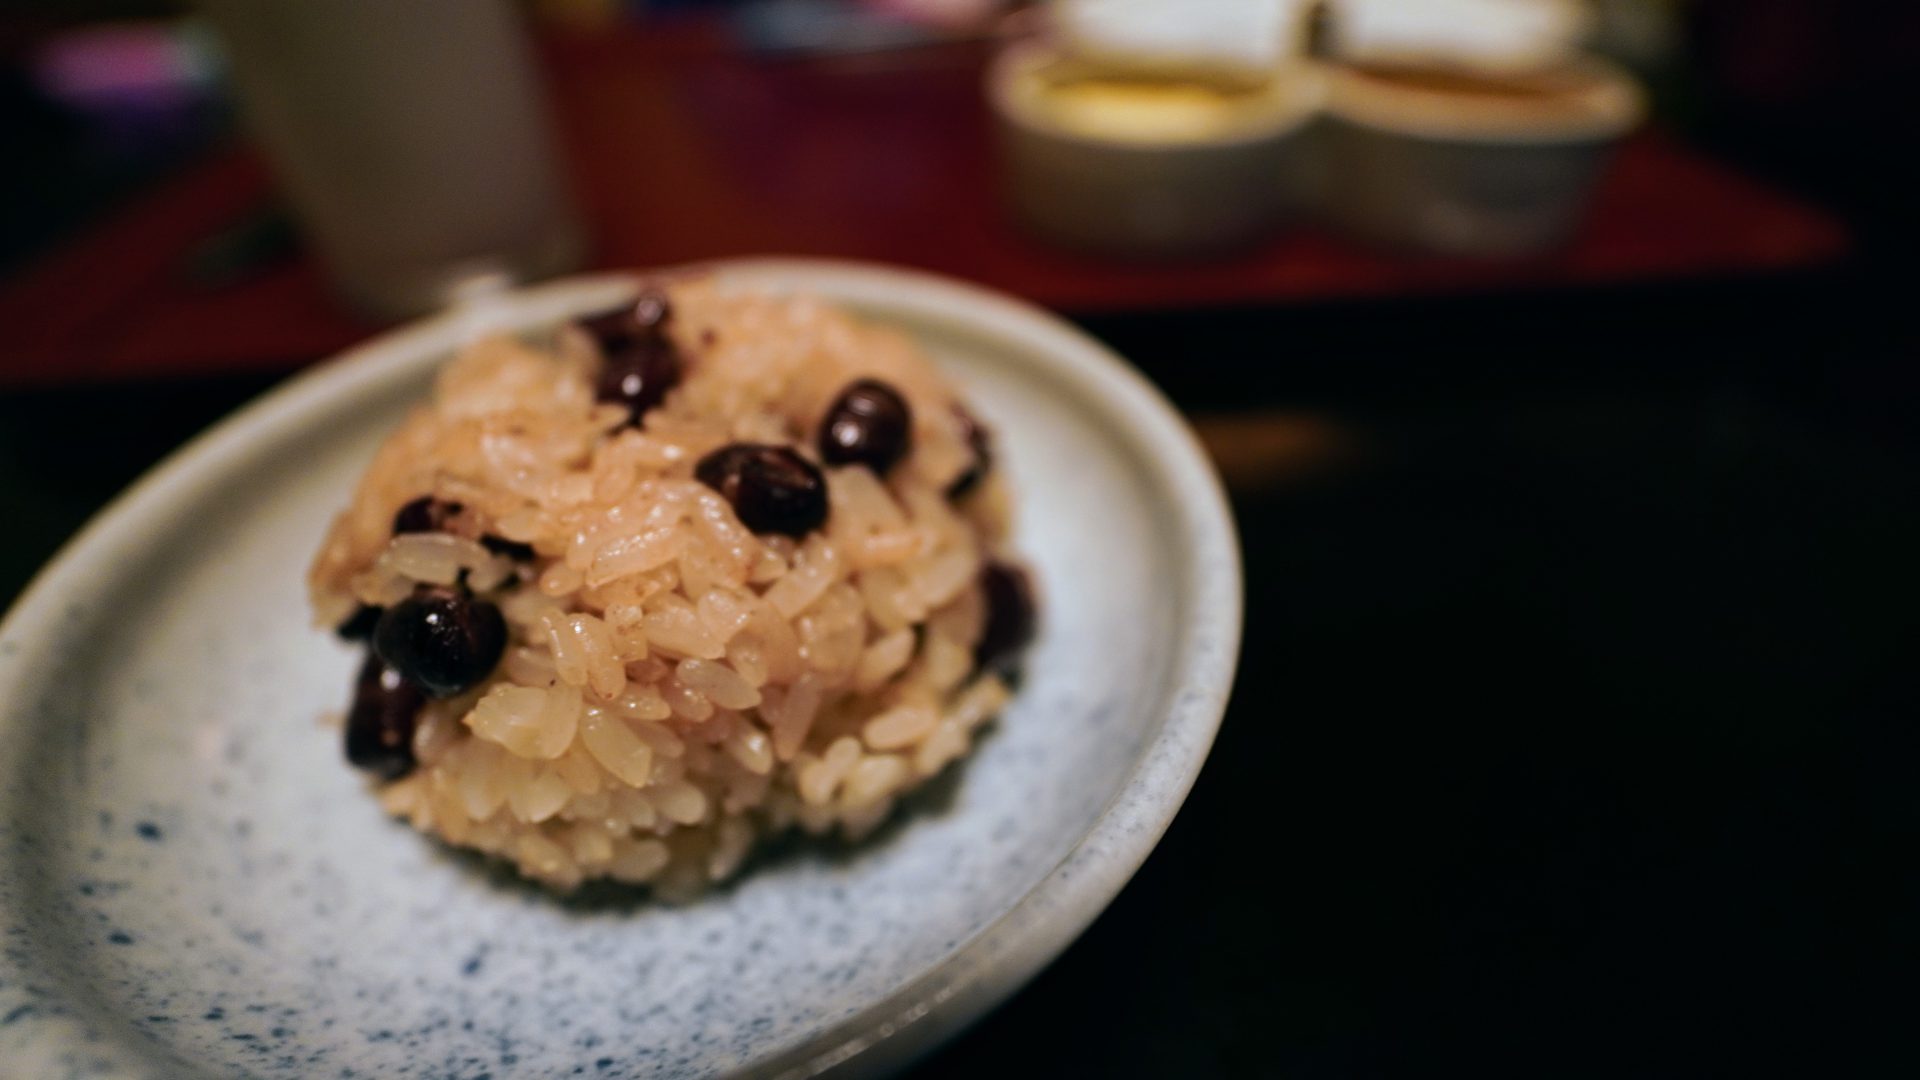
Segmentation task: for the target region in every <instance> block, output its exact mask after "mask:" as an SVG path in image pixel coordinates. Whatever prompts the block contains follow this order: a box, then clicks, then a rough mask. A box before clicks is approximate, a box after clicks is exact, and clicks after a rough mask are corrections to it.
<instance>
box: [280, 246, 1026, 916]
mask: <svg viewBox="0 0 1920 1080" xmlns="http://www.w3.org/2000/svg"><path fill="white" fill-rule="evenodd" d="M659 288H660V289H662V290H663V291H665V292H666V294H667V295H668V297H669V300H670V305H671V317H670V319H669V320H668V321H667V322H666V324H665V329H666V333H667V334H668V335H669V337H670V339H671V343H672V345H673V347H674V349H675V350H676V351H677V353H678V355H679V356H680V358H681V363H682V365H683V369H684V370H683V375H682V377H681V380H680V382H679V383H678V385H676V386H675V387H674V388H673V389H672V390H671V391H670V392H669V393H668V394H667V396H666V398H665V399H664V401H663V402H662V403H661V404H659V406H658V407H656V408H653V409H652V410H651V411H649V412H647V413H645V415H644V417H643V418H642V419H643V422H642V423H641V424H640V425H639V426H635V425H634V424H632V423H630V422H629V421H630V415H629V412H628V410H627V409H626V408H625V407H624V406H622V405H619V404H608V403H601V402H597V401H596V399H595V377H596V373H597V372H598V371H599V370H600V368H601V366H602V365H603V363H605V361H604V360H603V357H602V356H601V353H600V346H599V345H598V344H597V343H596V340H595V338H594V337H593V336H591V335H590V334H588V333H587V332H585V331H584V330H583V329H582V328H581V327H580V326H578V325H574V324H567V325H563V326H560V327H558V328H554V329H552V330H549V331H544V332H542V333H540V334H536V335H530V336H527V337H524V338H515V337H505V336H499V337H491V338H486V339H483V340H478V341H475V342H473V343H472V344H470V345H469V346H467V347H466V348H464V349H463V350H462V351H461V352H460V353H459V354H458V355H457V356H456V357H454V358H453V359H452V361H451V362H449V363H448V364H447V365H446V366H445V367H444V368H443V369H442V370H441V371H440V373H439V375H438V377H437V380H436V383H435V386H434V390H433V394H432V398H431V400H430V401H428V402H427V403H425V404H423V405H421V406H419V407H417V408H416V409H414V411H413V412H412V413H411V415H409V416H408V417H407V419H406V420H405V422H404V423H403V424H402V425H401V426H400V428H399V430H397V431H396V432H395V433H394V434H393V435H392V436H391V437H390V438H389V439H388V440H387V442H386V443H385V444H384V445H383V446H382V447H381V448H380V450H379V452H378V453H377V455H376V456H375V458H374V460H373V463H372V465H371V466H370V467H369V469H368V471H367V473H366V475H365V477H364V478H363V479H362V480H361V482H360V484H359V487H358V489H357V490H356V491H355V492H354V493H353V497H352V501H351V503H350V504H349V505H348V507H347V508H346V510H345V511H344V512H342V513H341V514H340V515H339V517H338V518H337V519H336V520H335V522H334V523H333V526H332V528H331V530H330V531H329V533H328V534H327V537H326V540H325V542H324V544H323V545H322V547H321V549H320V551H319V554H318V556H317V557H316V559H315V561H314V563H313V566H312V569H311V572H310V575H309V584H310V586H311V591H312V597H313V603H314V606H315V610H316V613H317V616H318V619H319V621H320V622H321V623H323V624H325V625H328V626H335V625H339V624H341V623H343V622H345V621H347V620H348V619H350V617H352V616H353V615H354V614H355V612H356V611H363V610H364V609H366V608H387V607H390V606H391V605H394V604H395V603H397V602H399V601H401V600H404V599H405V598H407V597H408V596H410V595H413V594H415V593H416V592H418V591H419V590H421V589H422V588H423V587H431V586H441V587H448V588H457V589H460V590H463V591H464V592H465V593H466V594H470V595H471V596H474V597H484V598H485V599H486V600H487V601H488V602H491V603H493V604H495V605H497V606H498V608H499V610H500V612H501V614H502V615H503V616H504V618H505V622H506V625H507V629H508V635H509V640H508V644H507V646H506V649H505V652H504V654H503V655H502V656H501V659H500V661H499V663H498V665H497V666H496V667H495V668H494V669H493V670H492V673H491V675H489V676H488V677H486V678H485V679H484V681H482V682H481V683H480V684H479V685H477V686H474V687H472V688H470V689H468V690H466V691H464V692H462V693H459V694H458V695H457V696H453V697H449V698H443V699H439V700H429V701H428V702H427V703H426V704H425V706H424V708H422V709H420V710H419V711H418V714H417V718H416V721H415V724H414V726H413V728H412V732H411V745H410V749H411V755H412V765H411V771H408V772H406V773H405V774H404V775H401V776H399V778H397V779H392V780H386V781H380V780H376V781H375V784H376V790H377V795H378V798H379V799H380V801H381V804H382V805H383V806H384V807H385V808H386V809H387V810H388V811H390V812H391V813H393V814H395V815H398V816H400V817H403V818H405V819H406V820H407V821H409V822H411V823H412V824H413V825H414V826H415V827H416V828H418V829H420V830H422V831H423V832H427V833H430V834H433V835H435V836H438V837H440V838H442V839H444V840H445V841H447V842H449V843H451V844H455V845H458V846H461V847H467V848H474V849H478V850H480V851H483V852H487V853H490V854H492V855H496V856H499V857H501V858H504V859H507V860H510V861H511V862H512V863H514V864H515V865H517V866H518V867H519V869H520V871H521V872H522V873H524V874H526V875H528V876H529V877H533V878H537V879H539V880H541V881H544V882H547V883H550V884H552V885H554V886H557V887H561V888H571V887H573V886H575V885H577V884H579V883H580V882H581V881H583V880H586V879H591V878H601V877H609V878H614V879H618V880H620V881H624V882H634V883H642V882H644V883H651V884H652V885H654V886H655V887H656V888H657V889H659V890H660V891H662V892H664V893H666V894H668V895H688V894H691V893H694V892H697V891H698V889H699V888H700V887H701V886H702V885H704V884H705V883H707V882H712V881H717V880H719V879H722V878H726V877H728V876H729V875H731V874H733V873H734V872H735V871H736V870H737V869H738V868H739V867H740V866H741V864H742V862H743V860H745V859H746V858H747V856H748V855H749V853H750V852H751V851H752V849H753V848H754V845H755V844H756V842H757V841H759V840H760V839H762V838H764V837H767V836H769V835H772V834H775V833H778V832H781V831H783V830H786V829H789V828H793V827H798V828H800V829H804V830H806V831H807V832H809V833H814V834H826V833H832V832H839V833H841V834H843V835H846V836H849V837H858V836H860V835H862V834H864V833H866V832H868V831H869V830H871V829H873V828H874V827H875V826H876V825H878V824H879V823H880V822H881V821H882V820H884V819H885V818H886V817H887V816H888V814H889V813H890V812H891V811H892V809H893V808H894V806H895V803H896V801H897V800H898V799H899V798H900V797H901V796H902V795H903V794H904V793H906V792H908V791H910V790H912V789H913V788H914V787H916V786H918V785H920V784H922V783H924V782H926V781H927V780H928V779H929V778H930V777H932V776H934V775H935V774H937V773H939V772H941V771H942V770H943V769H945V768H947V767H948V766H949V765H951V764H952V763H953V762H955V760H956V759H958V758H960V757H962V756H964V755H965V754H966V753H967V752H968V750H969V748H970V746H971V745H972V743H973V741H974V739H975V737H976V736H977V734H978V733H979V731H980V729H981V727H982V725H984V724H986V723H988V722H989V721H990V720H991V719H992V718H993V717H994V716H995V714H996V713H998V712H999V711H1000V709H1001V707H1002V706H1003V705H1005V704H1006V702H1007V700H1008V688H1007V685H1006V684H1005V683H1004V682H1003V680H1002V679H1001V678H1000V677H999V676H998V675H996V674H995V673H993V671H992V670H991V669H982V668H981V667H980V665H979V664H978V663H977V661H976V646H977V645H979V644H980V641H981V638H982V635H983V633H985V632H986V623H987V620H988V612H987V605H988V603H989V600H988V597H987V594H986V591H984V590H983V588H982V586H981V579H982V574H983V572H984V571H985V570H986V567H987V565H988V563H989V561H992V560H999V561H1009V560H1010V558H1011V553H1009V552H1007V551H1006V550H1004V544H1005V538H1006V535H1007V524H1008V522H1007V499H1006V494H1005V488H1004V481H1003V479H1002V478H1001V476H1000V471H1001V468H1000V465H999V463H995V465H994V467H993V468H992V469H991V470H989V471H988V472H987V473H986V475H985V478H984V480H983V481H981V482H980V483H979V484H978V485H977V486H974V487H972V488H971V489H970V490H968V491H967V492H966V493H965V494H964V495H959V496H956V495H954V494H952V492H951V490H950V489H952V488H953V487H954V485H955V483H956V480H958V479H959V478H961V477H963V476H964V475H966V474H967V473H968V470H970V469H976V468H977V467H978V466H979V465H980V464H981V461H980V452H979V451H980V448H979V446H978V443H977V440H970V437H969V436H970V433H969V421H968V419H967V414H966V412H965V409H964V403H962V402H961V401H960V398H959V397H958V394H957V391H956V389H955V387H954V386H953V385H951V384H950V383H949V382H948V381H947V380H946V379H945V378H943V377H942V375H941V374H940V372H939V371H937V370H936V369H935V368H934V367H933V366H932V364H930V363H929V362H928V360H927V359H926V358H925V357H924V356H923V355H922V353H921V352H920V351H919V349H918V348H917V347H916V346H915V345H914V344H913V343H912V342H911V341H910V340H908V339H907V338H906V337H904V336H902V335H900V334H898V333H895V332H893V331H890V330H887V329H885V328H881V327H876V326H871V325H866V324H863V323H861V322H858V321H856V320H854V319H853V318H851V317H849V316H847V315H845V314H843V313H841V312H840V311H838V310H836V309H834V308H832V307H830V306H828V305H825V304H823V303H820V302H817V301H813V300H809V299H805V298H778V297H768V296H762V295H754V294H747V293H734V292H729V291H727V290H724V289H722V288H720V287H718V286H716V285H714V284H712V283H709V282H704V281H681V282H674V283H671V284H663V285H660V286H659ZM861 378H873V379H878V380H881V381H883V382H884V383H885V384H887V385H888V386H891V387H893V388H895V389H896V390H897V391H898V392H899V393H900V395H901V396H902V397H904V398H905V400H906V401H907V403H908V404H909V405H910V407H911V417H912V420H911V429H910V430H911V448H910V451H909V452H908V453H906V455H905V456H904V457H903V458H902V459H900V460H899V461H898V463H897V464H895V465H893V466H892V467H891V468H889V469H887V470H886V473H885V475H884V476H879V475H876V473H875V472H874V471H873V470H872V469H870V468H868V467H867V466H865V465H857V464H856V465H846V466H838V467H833V466H823V470H824V474H825V476H826V479H827V494H828V505H829V513H828V516H827V519H826V522H825V524H824V525H823V526H821V527H820V528H819V529H817V530H815V531H812V532H810V533H808V534H807V535H804V536H801V537H788V536H785V535H779V534H755V533H753V532H751V531H749V530H748V529H747V528H746V527H745V526H744V525H743V524H742V523H741V521H740V519H739V517H738V516H737V515H736V514H735V512H734V509H733V507H732V506H731V505H730V504H729V503H728V501H727V500H726V498H724V497H722V496H721V494H720V493H718V492H717V491H715V490H714V489H712V488H710V487H708V486H706V485H704V484H702V483H701V482H699V481H698V480H696V479H695V478H694V475H693V473H694V465H695V463H696V462H697V461H699V460H700V459H701V458H702V457H703V456H704V455H706V454H708V453H709V452H711V451H713V450H715V449H716V448H718V447H721V446H723V445H726V444H729V443H734V442H753V443H761V444H774V445H779V446H786V447H791V448H793V449H794V450H796V451H798V452H799V453H800V454H802V455H803V456H805V457H806V458H808V460H810V461H813V462H815V463H819V462H820V456H819V453H818V448H817V443H816V440H817V437H818V436H817V432H818V430H819V427H820V424H821V421H822V417H823V413H825V411H826V410H827V409H828V408H829V407H830V405H831V404H832V403H833V402H834V400H835V399H836V396H837V395H839V394H840V393H841V392H842V391H843V389H844V388H845V387H847V386H848V385H849V384H850V383H852V382H853V381H854V380H857V379H861ZM956 406H958V407H956ZM423 496H431V497H432V498H434V499H436V500H440V501H442V502H444V503H445V504H447V505H449V506H456V507H457V508H458V509H457V513H455V514H454V515H453V516H452V517H451V519H450V520H448V521H446V522H445V523H443V524H442V525H441V526H440V528H439V531H431V532H408V533H405V534H402V535H395V533H394V528H395V515H396V512H398V511H399V510H400V508H401V507H403V506H405V505H406V504H408V503H409V502H411V501H414V500H417V499H420V498H421V497H423ZM483 538H487V539H489V541H490V545H485V546H483V544H482V543H481V542H480V541H481V539H483ZM502 540H504V541H508V542H511V543H512V544H521V545H528V546H530V548H531V550H532V553H533V555H532V558H531V559H527V558H525V557H524V556H525V549H524V548H518V549H514V548H512V547H511V545H510V544H502V543H500V542H499V541H502ZM503 549H506V553H497V552H500V551H502V550H503ZM516 553H517V554H516Z"/></svg>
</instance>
